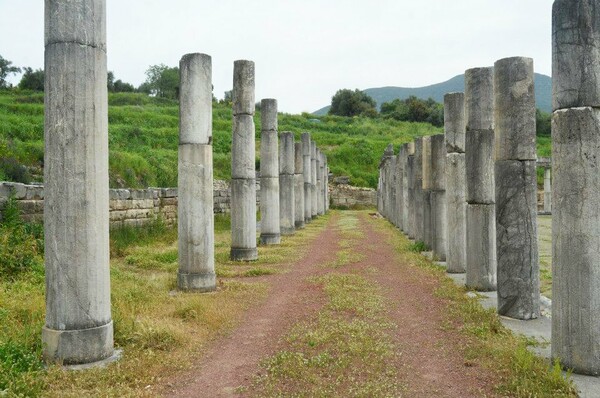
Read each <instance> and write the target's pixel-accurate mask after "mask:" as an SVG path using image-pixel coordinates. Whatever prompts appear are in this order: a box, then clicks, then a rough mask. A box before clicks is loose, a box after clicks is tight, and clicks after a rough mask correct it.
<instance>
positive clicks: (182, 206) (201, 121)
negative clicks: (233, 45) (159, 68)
mask: <svg viewBox="0 0 600 398" xmlns="http://www.w3.org/2000/svg"><path fill="white" fill-rule="evenodd" d="M179 74H180V94H179V120H180V125H179V168H178V182H177V186H178V195H179V201H178V203H179V205H178V207H177V219H178V222H177V228H178V247H179V271H178V273H177V286H178V288H179V289H181V290H191V291H197V292H210V291H213V290H215V289H216V288H217V277H216V274H215V230H214V211H213V159H212V144H211V143H212V60H211V58H210V56H208V55H205V54H187V55H185V56H183V58H181V61H180V62H179Z"/></svg>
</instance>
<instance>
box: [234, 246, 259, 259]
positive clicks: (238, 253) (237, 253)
mask: <svg viewBox="0 0 600 398" xmlns="http://www.w3.org/2000/svg"><path fill="white" fill-rule="evenodd" d="M230 257H231V260H232V261H256V260H258V250H257V249H256V247H253V248H250V249H248V248H234V247H232V248H231V256H230Z"/></svg>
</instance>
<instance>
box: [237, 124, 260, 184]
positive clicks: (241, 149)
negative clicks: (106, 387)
mask: <svg viewBox="0 0 600 398" xmlns="http://www.w3.org/2000/svg"><path fill="white" fill-rule="evenodd" d="M231 155H232V158H231V177H232V178H234V179H240V178H251V179H252V181H254V178H255V177H256V171H255V170H256V169H255V167H256V165H255V159H256V155H255V137H254V118H253V117H252V116H251V115H239V116H236V117H234V118H233V139H232V143H231Z"/></svg>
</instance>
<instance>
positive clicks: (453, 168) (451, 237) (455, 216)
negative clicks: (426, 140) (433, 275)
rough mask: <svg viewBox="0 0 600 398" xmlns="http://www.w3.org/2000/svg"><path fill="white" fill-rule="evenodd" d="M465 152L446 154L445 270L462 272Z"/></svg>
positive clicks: (464, 249) (465, 258) (465, 237)
mask: <svg viewBox="0 0 600 398" xmlns="http://www.w3.org/2000/svg"><path fill="white" fill-rule="evenodd" d="M465 179H466V175H465V154H464V153H449V154H448V155H447V156H446V182H447V187H446V201H447V213H446V215H447V228H448V251H447V255H446V263H447V266H448V268H447V271H448V272H449V273H463V272H465V267H466V263H467V203H466V193H465V190H466V180H465Z"/></svg>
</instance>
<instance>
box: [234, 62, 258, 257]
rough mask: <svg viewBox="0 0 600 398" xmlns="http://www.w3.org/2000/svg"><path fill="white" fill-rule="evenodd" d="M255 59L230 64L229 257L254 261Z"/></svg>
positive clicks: (256, 255) (255, 253)
mask: <svg viewBox="0 0 600 398" xmlns="http://www.w3.org/2000/svg"><path fill="white" fill-rule="evenodd" d="M255 148H256V143H255V133H254V62H252V61H243V60H242V61H235V62H234V65H233V138H232V143H231V259H232V260H233V261H253V260H256V259H258V251H257V250H256V171H255Z"/></svg>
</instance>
